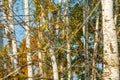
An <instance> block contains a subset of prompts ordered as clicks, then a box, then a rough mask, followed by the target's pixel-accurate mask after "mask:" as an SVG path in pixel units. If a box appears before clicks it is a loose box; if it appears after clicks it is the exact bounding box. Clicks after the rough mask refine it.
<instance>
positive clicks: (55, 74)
mask: <svg viewBox="0 0 120 80" xmlns="http://www.w3.org/2000/svg"><path fill="white" fill-rule="evenodd" d="M51 2H53V0H51ZM50 17H51V18H53V14H52V13H51V16H50ZM51 18H50V20H52V19H51ZM50 46H51V48H50V49H49V52H50V57H51V61H52V68H53V78H54V80H59V74H58V66H57V60H56V57H55V52H54V50H53V48H52V43H50Z"/></svg>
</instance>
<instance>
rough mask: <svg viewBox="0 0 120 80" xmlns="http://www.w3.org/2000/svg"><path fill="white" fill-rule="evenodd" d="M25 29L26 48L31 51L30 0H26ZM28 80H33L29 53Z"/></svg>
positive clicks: (28, 53) (28, 54)
mask: <svg viewBox="0 0 120 80" xmlns="http://www.w3.org/2000/svg"><path fill="white" fill-rule="evenodd" d="M24 3H25V23H26V24H25V29H26V48H27V49H28V51H29V49H30V28H29V27H30V22H29V20H30V18H29V0H25V1H24ZM27 69H28V80H33V69H32V54H31V53H30V52H27Z"/></svg>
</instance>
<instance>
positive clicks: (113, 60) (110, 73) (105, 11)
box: [102, 0, 119, 80]
mask: <svg viewBox="0 0 120 80" xmlns="http://www.w3.org/2000/svg"><path fill="white" fill-rule="evenodd" d="M102 21H103V45H104V47H103V62H104V64H103V80H119V60H118V44H117V35H116V28H115V24H114V20H113V0H102Z"/></svg>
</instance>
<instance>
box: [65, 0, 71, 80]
mask: <svg viewBox="0 0 120 80" xmlns="http://www.w3.org/2000/svg"><path fill="white" fill-rule="evenodd" d="M64 4H65V7H64V19H65V23H66V26H65V27H66V30H67V35H66V39H67V67H68V80H71V78H72V73H71V54H70V38H69V19H68V0H64Z"/></svg>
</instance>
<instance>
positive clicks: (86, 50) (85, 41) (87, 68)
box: [83, 0, 90, 80]
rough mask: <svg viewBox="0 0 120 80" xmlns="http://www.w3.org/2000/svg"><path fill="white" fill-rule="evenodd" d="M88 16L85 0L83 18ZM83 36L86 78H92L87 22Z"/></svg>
mask: <svg viewBox="0 0 120 80" xmlns="http://www.w3.org/2000/svg"><path fill="white" fill-rule="evenodd" d="M87 16H88V0H84V7H83V20H84V21H86V19H87ZM83 36H84V52H85V55H86V62H85V63H86V66H85V80H89V79H90V75H89V56H88V41H87V40H88V24H87V22H86V23H85V24H84V26H83Z"/></svg>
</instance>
